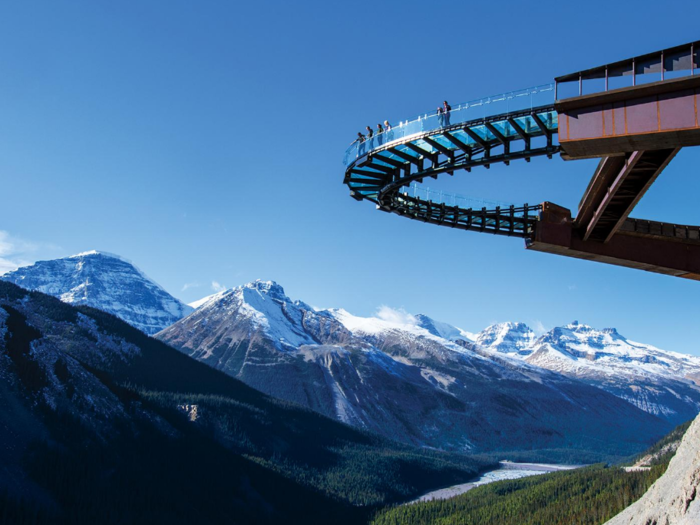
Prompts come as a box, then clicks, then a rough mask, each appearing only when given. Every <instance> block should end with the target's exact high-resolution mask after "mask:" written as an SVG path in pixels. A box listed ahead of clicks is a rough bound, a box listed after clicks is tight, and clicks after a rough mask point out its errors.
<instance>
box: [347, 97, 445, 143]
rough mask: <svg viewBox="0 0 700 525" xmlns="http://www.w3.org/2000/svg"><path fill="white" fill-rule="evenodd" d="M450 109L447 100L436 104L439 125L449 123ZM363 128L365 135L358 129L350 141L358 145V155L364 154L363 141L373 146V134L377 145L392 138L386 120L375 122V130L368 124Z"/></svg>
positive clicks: (389, 126)
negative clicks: (382, 122) (354, 137)
mask: <svg viewBox="0 0 700 525" xmlns="http://www.w3.org/2000/svg"><path fill="white" fill-rule="evenodd" d="M451 111H452V106H450V105H449V104H448V103H447V100H445V101H444V102H443V103H442V106H438V108H437V116H438V122H439V123H440V127H444V126H449V125H450V112H451ZM365 129H366V130H367V135H364V134H363V133H362V132H361V131H358V132H357V138H356V139H355V140H354V141H353V142H352V144H358V145H359V149H358V154H359V155H363V154H364V150H365V142H367V141H369V142H370V144H369V148H370V149H372V148H374V140H375V136H376V140H377V145H378V146H381V145H382V144H383V143H384V142H385V141H386V142H389V141H390V140H391V139H392V134H391V133H390V132H391V124H389V121H388V120H385V121H384V125H383V126H382V124H381V123H379V124H377V130H376V131H374V130H373V129H372V128H371V127H370V126H367V127H365ZM352 144H351V145H352Z"/></svg>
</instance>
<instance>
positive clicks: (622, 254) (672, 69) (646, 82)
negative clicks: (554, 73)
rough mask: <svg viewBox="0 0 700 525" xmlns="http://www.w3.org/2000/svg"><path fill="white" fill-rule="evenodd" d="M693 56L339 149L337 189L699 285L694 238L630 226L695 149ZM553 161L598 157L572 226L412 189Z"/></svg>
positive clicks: (569, 221)
mask: <svg viewBox="0 0 700 525" xmlns="http://www.w3.org/2000/svg"><path fill="white" fill-rule="evenodd" d="M699 50H700V41H699V42H691V43H689V44H684V45H682V46H676V47H674V48H670V49H665V50H662V51H658V52H654V53H649V54H646V55H642V56H639V57H634V58H631V59H627V60H623V61H619V62H615V63H612V64H608V65H605V66H600V67H596V68H592V69H589V70H585V71H580V72H577V73H573V74H570V75H564V76H562V77H558V78H556V79H555V82H554V83H552V84H546V85H542V86H537V87H534V88H529V89H525V90H520V91H514V92H510V93H504V94H501V95H497V96H493V97H486V98H482V99H478V100H474V101H470V102H467V103H463V104H459V105H457V106H455V107H454V108H453V109H452V111H450V112H449V113H447V114H443V115H438V114H435V113H431V114H424V115H421V116H418V117H416V118H414V119H412V120H407V121H403V122H400V123H399V124H398V125H396V126H394V127H392V128H391V129H389V130H386V131H384V132H383V133H380V134H376V135H374V136H373V137H371V138H368V139H367V140H366V141H364V142H359V141H356V142H355V143H353V144H352V145H351V146H350V148H348V150H347V151H346V152H345V157H344V164H345V166H346V171H345V177H344V183H345V184H346V185H347V186H348V187H349V189H350V195H351V196H352V197H353V198H355V199H357V200H369V201H371V202H373V203H374V204H375V205H376V207H377V208H378V209H379V210H382V211H385V212H391V213H396V214H398V215H400V216H404V217H407V218H410V219H414V220H419V221H422V222H428V223H432V224H436V225H442V226H449V227H451V228H457V229H463V230H471V231H479V232H484V233H491V234H495V235H506V236H515V237H522V238H525V240H526V247H527V248H528V249H532V250H536V251H544V252H548V253H555V254H560V255H567V256H572V257H578V258H584V259H589V260H594V261H600V262H606V263H609V264H617V265H622V266H630V267H635V268H639V269H643V270H648V271H653V272H658V273H665V274H669V275H676V276H680V277H686V278H691V279H698V280H700V236H699V232H700V228H698V227H695V226H685V225H670V224H665V223H659V222H653V221H644V220H639V219H631V218H629V214H630V213H631V211H632V210H633V209H634V207H635V206H636V204H637V203H638V202H639V200H640V199H641V198H642V196H643V195H644V194H645V193H646V191H647V190H648V189H649V188H650V187H651V185H652V184H653V182H654V181H655V180H656V178H657V177H658V176H659V175H660V173H661V172H662V171H663V169H664V168H665V167H666V166H667V165H668V164H669V162H671V160H672V159H673V158H674V156H675V155H676V154H677V153H678V151H679V150H680V149H681V148H682V147H687V146H695V145H698V144H700V126H699V125H698V106H700V71H699V70H698V68H699V67H700V61H699V60H698V51H699ZM555 154H560V155H561V157H562V158H564V159H565V160H575V159H582V158H594V157H599V158H601V161H600V163H599V165H598V168H597V169H596V171H595V173H594V174H593V177H592V179H591V182H590V184H589V186H588V188H587V190H586V192H585V194H584V196H583V198H582V200H581V203H580V205H579V209H578V214H577V216H576V217H575V218H573V217H572V214H571V212H570V211H569V210H567V209H565V208H562V207H560V206H557V205H554V204H552V203H548V202H544V203H542V204H535V205H530V204H524V205H521V206H515V205H501V206H485V205H484V204H485V203H484V202H483V201H481V202H480V201H479V200H478V199H470V198H466V197H457V196H454V195H449V194H444V193H443V192H433V195H432V196H431V195H430V192H429V191H423V192H421V191H420V190H419V189H418V188H419V185H420V184H421V183H423V181H424V180H425V179H426V178H434V179H437V177H438V176H440V175H443V174H448V175H450V176H452V175H454V174H455V173H457V172H459V171H460V170H466V171H471V170H472V169H473V168H478V167H480V168H485V169H488V168H490V166H491V165H493V164H496V163H503V164H505V165H509V164H510V163H511V162H514V161H519V160H521V161H526V162H529V161H530V160H531V159H532V158H534V157H547V158H552V157H553V156H554V155H555ZM411 188H412V189H413V191H412V192H411ZM411 193H413V194H412V195H411Z"/></svg>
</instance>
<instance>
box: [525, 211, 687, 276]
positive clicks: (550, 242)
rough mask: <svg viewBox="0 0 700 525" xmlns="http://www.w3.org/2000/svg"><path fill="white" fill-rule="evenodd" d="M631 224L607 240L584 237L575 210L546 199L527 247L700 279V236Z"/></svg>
mask: <svg viewBox="0 0 700 525" xmlns="http://www.w3.org/2000/svg"><path fill="white" fill-rule="evenodd" d="M636 220H637V221H638V219H636ZM628 221H635V219H628ZM646 222H649V221H646ZM627 224H628V222H627V221H626V223H625V227H623V228H621V229H620V231H619V232H618V233H617V234H615V235H614V236H613V237H612V238H611V239H610V241H609V242H607V243H603V242H598V241H592V240H589V241H584V240H583V238H582V237H581V235H580V233H579V232H578V231H576V230H575V229H574V228H573V221H572V219H571V212H570V211H569V210H568V209H566V208H563V207H561V206H557V205H556V204H552V203H550V202H545V203H544V204H543V209H542V212H541V213H540V220H539V222H538V223H537V225H536V227H535V231H534V233H533V235H532V236H531V237H530V238H529V239H527V242H526V247H527V249H529V250H534V251H539V252H545V253H553V254H557V255H564V256H567V257H575V258H578V259H585V260H589V261H596V262H603V263H607V264H614V265H617V266H626V267H628V268H637V269H639V270H645V271H648V272H655V273H661V274H665V275H673V276H676V277H683V278H686V279H693V280H700V240H695V239H693V238H690V237H689V238H686V239H679V238H678V237H677V236H676V235H675V233H676V229H674V232H673V233H674V235H673V236H666V235H654V234H651V233H646V234H637V233H634V232H629V231H628V229H629V228H633V227H634V226H630V227H628V226H627ZM685 228H686V230H687V231H692V230H693V227H685ZM688 229H689V230H688ZM699 236H700V234H699Z"/></svg>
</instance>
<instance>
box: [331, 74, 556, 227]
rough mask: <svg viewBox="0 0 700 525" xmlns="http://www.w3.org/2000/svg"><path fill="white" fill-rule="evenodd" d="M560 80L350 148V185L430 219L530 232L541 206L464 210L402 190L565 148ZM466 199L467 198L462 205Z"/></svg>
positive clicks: (356, 192) (387, 205)
mask: <svg viewBox="0 0 700 525" xmlns="http://www.w3.org/2000/svg"><path fill="white" fill-rule="evenodd" d="M554 93H555V89H554V84H547V85H544V86H537V87H534V88H530V89H525V90H521V91H513V92H510V93H504V94H502V95H497V96H493V97H487V98H483V99H479V100H475V101H471V102H467V103H464V104H459V105H457V106H456V107H453V109H452V111H451V112H449V113H448V114H447V115H437V114H430V115H428V114H426V115H423V116H419V117H418V118H416V119H414V120H412V121H405V122H401V123H399V125H397V126H394V127H393V128H391V129H390V130H387V131H385V132H384V133H380V134H377V135H374V136H373V137H372V138H368V139H367V140H365V141H364V142H355V143H353V144H352V145H351V146H350V148H348V150H347V151H346V152H345V158H344V164H345V165H346V171H345V179H344V182H345V184H347V185H348V187H349V188H350V193H351V196H352V197H353V198H355V199H357V200H365V199H366V200H370V201H372V202H374V203H376V204H377V207H378V208H379V209H381V210H383V211H388V212H393V213H397V214H399V215H403V216H406V217H409V218H412V219H416V220H421V221H424V222H433V223H437V224H444V225H448V226H451V227H455V228H461V229H467V230H477V231H486V232H490V233H495V234H499V235H517V236H528V235H529V234H530V232H531V230H532V227H533V225H534V221H535V213H536V212H537V211H538V210H539V205H538V206H528V205H524V206H521V207H518V208H516V207H514V206H507V207H499V206H497V207H496V208H495V209H492V210H487V209H486V208H485V207H481V209H475V208H465V207H462V206H460V205H457V203H456V202H455V201H454V199H453V202H448V201H446V200H443V199H441V198H438V200H434V199H433V198H431V197H430V196H428V198H421V196H418V195H416V191H415V190H414V195H413V196H411V195H410V194H409V192H407V191H403V190H402V188H404V187H406V186H409V185H410V184H411V183H421V182H423V179H424V178H426V177H432V178H437V177H438V175H440V174H442V173H448V174H450V175H453V174H454V172H455V171H456V170H459V169H465V170H467V171H470V170H471V169H472V168H473V167H476V166H483V167H486V168H488V167H490V165H491V164H493V163H497V162H503V163H505V164H509V163H510V161H512V160H518V159H524V160H527V161H529V160H530V158H531V157H534V156H540V155H546V156H548V157H551V156H552V155H553V154H555V153H557V152H558V151H559V146H558V144H555V143H554V135H556V133H557V131H558V124H557V113H556V111H555V110H554ZM460 204H462V203H460Z"/></svg>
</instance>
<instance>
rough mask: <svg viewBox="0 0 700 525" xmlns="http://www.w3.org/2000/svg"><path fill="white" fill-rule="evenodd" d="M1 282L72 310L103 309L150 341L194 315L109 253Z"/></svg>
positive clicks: (29, 269)
mask: <svg viewBox="0 0 700 525" xmlns="http://www.w3.org/2000/svg"><path fill="white" fill-rule="evenodd" d="M0 279H3V280H5V281H9V282H12V283H14V284H17V285H19V286H21V287H22V288H26V289H28V290H36V291H39V292H43V293H46V294H49V295H53V296H54V297H58V298H59V299H61V300H62V301H64V302H66V303H69V304H73V305H79V304H84V305H88V306H92V307H94V308H99V309H100V310H104V311H105V312H109V313H111V314H114V315H116V316H117V317H119V318H120V319H122V320H124V321H126V322H127V323H129V324H130V325H131V326H134V327H136V328H138V329H139V330H141V331H143V332H145V333H147V334H149V335H151V334H155V333H156V332H158V331H160V330H162V329H163V328H165V327H166V326H170V325H171V324H173V323H174V322H175V321H177V320H178V319H181V318H182V317H184V316H186V315H187V314H189V313H190V312H192V310H193V309H192V307H190V306H187V305H185V304H182V303H181V302H180V301H178V300H177V299H175V298H174V297H173V296H172V295H170V294H169V293H168V292H166V291H165V290H163V288H161V287H160V286H158V285H157V284H156V283H155V282H153V281H152V280H151V279H149V278H148V277H147V276H146V275H144V274H143V273H142V272H141V271H140V270H138V269H137V268H136V267H135V266H134V265H132V264H131V263H129V262H128V261H126V260H124V259H122V258H121V257H119V256H117V255H112V254H108V253H104V252H96V251H92V252H85V253H81V254H78V255H73V256H71V257H66V258H63V259H55V260H51V261H39V262H37V263H35V264H33V265H32V266H26V267H23V268H19V269H17V270H14V271H12V272H9V273H7V274H5V275H3V276H0Z"/></svg>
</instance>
